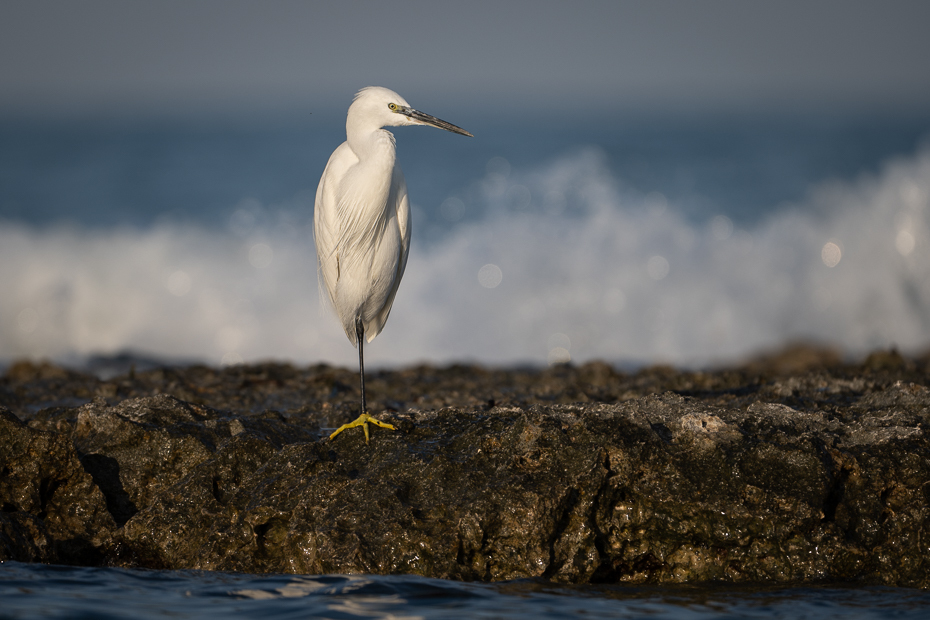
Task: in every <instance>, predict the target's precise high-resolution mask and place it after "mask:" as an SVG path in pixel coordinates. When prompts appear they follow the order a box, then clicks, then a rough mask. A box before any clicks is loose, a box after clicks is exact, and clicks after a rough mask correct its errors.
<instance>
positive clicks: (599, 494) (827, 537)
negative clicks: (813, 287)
mask: <svg viewBox="0 0 930 620" xmlns="http://www.w3.org/2000/svg"><path fill="white" fill-rule="evenodd" d="M928 370H930V364H928V359H916V360H914V359H904V358H902V357H901V356H900V355H898V354H896V353H894V352H880V353H876V354H873V355H872V356H870V357H869V358H868V359H866V360H865V361H864V362H863V363H860V364H843V363H841V362H840V361H839V359H838V358H837V356H835V355H834V354H832V353H830V352H829V351H823V350H817V349H811V348H803V347H801V348H795V349H789V350H786V351H784V352H782V353H781V354H779V355H775V356H771V357H768V358H764V359H759V360H755V361H753V362H751V363H748V364H746V365H744V366H741V367H739V368H735V369H728V370H719V371H713V372H678V371H675V370H673V369H670V368H665V367H654V368H647V369H644V370H642V371H639V372H636V373H631V374H626V373H622V372H619V371H618V370H616V369H615V368H613V367H611V366H608V365H606V364H600V363H593V364H587V365H584V366H580V367H571V366H561V367H555V368H550V369H547V370H529V369H524V370H489V369H485V368H479V367H471V366H453V367H448V368H434V367H425V366H424V367H417V368H410V369H405V370H400V371H393V372H380V373H374V374H372V375H371V376H370V378H369V381H368V386H369V389H370V400H371V402H370V404H371V409H372V410H373V411H381V414H380V417H381V418H382V419H385V420H387V421H390V422H392V423H393V424H394V425H395V426H396V427H397V431H395V432H390V431H386V430H382V429H377V428H375V429H373V430H372V439H371V443H370V444H368V445H366V444H365V441H364V438H363V436H362V433H361V431H360V430H359V429H355V430H353V431H349V432H346V433H343V434H342V435H340V436H339V437H338V438H337V439H336V440H335V441H329V440H328V439H327V438H326V437H327V434H328V433H329V432H330V431H331V429H332V427H334V426H336V425H337V424H339V423H342V422H344V421H347V420H349V419H351V418H352V417H354V415H355V407H356V402H357V398H358V393H357V389H356V387H355V375H354V373H353V372H352V371H351V370H342V369H335V368H330V367H327V366H315V367H310V368H295V367H292V366H288V365H281V364H264V365H253V366H237V367H232V368H226V369H222V370H217V369H211V368H206V367H199V366H197V367H189V368H164V369H157V370H152V371H148V372H129V373H128V374H125V375H122V376H119V377H115V378H113V379H110V380H107V381H104V380H101V379H97V378H95V377H93V376H89V375H84V374H80V373H76V372H73V371H68V370H64V369H61V368H58V367H55V366H51V365H47V364H40V365H36V364H33V363H28V362H21V363H18V364H14V365H13V366H11V367H10V368H9V369H7V372H6V375H5V376H4V377H2V378H0V560H4V559H12V560H19V561H27V562H30V561H32V562H60V563H73V564H87V565H116V566H143V567H153V568H175V569H180V568H197V569H216V570H234V571H248V572H263V571H275V572H294V573H357V572H364V573H383V574H386V573H416V574H421V575H427V576H433V577H445V578H453V579H466V580H501V579H513V578H520V577H542V578H547V579H552V580H556V581H562V582H570V583H587V582H600V583H619V582H633V583H644V582H653V583H655V582H659V583H671V582H706V581H729V582H781V583H785V582H794V583H798V582H814V581H822V580H831V581H835V580H844V581H856V582H861V583H885V584H894V585H905V586H917V587H923V588H927V587H930V390H928V387H927V386H928V384H930V372H928Z"/></svg>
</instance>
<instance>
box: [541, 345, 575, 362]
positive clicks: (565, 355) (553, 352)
mask: <svg viewBox="0 0 930 620" xmlns="http://www.w3.org/2000/svg"><path fill="white" fill-rule="evenodd" d="M546 359H547V361H548V362H549V365H550V366H555V365H556V364H567V363H569V362H570V361H572V354H571V353H569V352H568V349H565V348H562V347H555V348H554V349H549V355H548V356H547V357H546Z"/></svg>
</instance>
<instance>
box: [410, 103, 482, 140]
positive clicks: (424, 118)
mask: <svg viewBox="0 0 930 620" xmlns="http://www.w3.org/2000/svg"><path fill="white" fill-rule="evenodd" d="M400 113H401V114H403V115H404V116H407V117H409V118H411V119H413V120H415V121H416V122H418V123H422V124H423V125H431V126H433V127H439V128H440V129H445V130H446V131H451V132H452V133H457V134H461V135H463V136H468V137H469V138H474V137H475V136H473V135H471V134H470V133H468V132H467V131H465V130H464V129H462V128H461V127H458V126H456V125H453V124H452V123H447V122H446V121H444V120H441V119H438V118H436V117H435V116H430V115H429V114H424V113H423V112H420V111H419V110H414V109H413V108H404V109H403V110H400Z"/></svg>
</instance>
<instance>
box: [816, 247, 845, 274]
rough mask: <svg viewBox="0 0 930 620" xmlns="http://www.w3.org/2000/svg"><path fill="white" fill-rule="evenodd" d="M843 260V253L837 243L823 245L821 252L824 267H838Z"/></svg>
mask: <svg viewBox="0 0 930 620" xmlns="http://www.w3.org/2000/svg"><path fill="white" fill-rule="evenodd" d="M842 258H843V251H842V250H841V249H840V246H839V245H838V244H837V243H835V242H833V241H827V242H826V243H824V244H823V248H822V249H821V250H820V260H822V261H823V264H824V265H826V266H827V267H830V268H833V267H836V266H837V265H839V264H840V259H842Z"/></svg>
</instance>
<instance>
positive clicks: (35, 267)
mask: <svg viewBox="0 0 930 620" xmlns="http://www.w3.org/2000/svg"><path fill="white" fill-rule="evenodd" d="M441 210H442V213H443V214H444V215H445V216H446V220H448V221H449V222H450V224H449V228H447V229H446V230H445V231H443V233H442V234H441V235H439V236H435V235H432V234H421V231H420V230H419V229H418V228H417V220H416V219H415V220H414V239H413V247H412V250H411V256H410V259H409V261H408V266H407V273H406V275H405V277H404V281H403V283H402V285H401V289H400V292H399V294H398V296H397V300H396V303H395V306H394V310H393V311H392V313H391V319H390V320H389V322H388V324H387V327H386V328H385V331H384V333H383V334H382V335H381V336H379V337H378V339H377V340H376V341H375V342H373V343H372V344H371V345H369V347H368V348H366V358H367V359H368V360H370V362H371V363H372V364H376V365H382V366H384V365H398V364H408V363H413V362H419V361H430V362H434V363H445V362H451V361H463V360H473V361H478V362H483V363H488V364H506V363H514V362H529V363H537V364H544V363H547V362H549V363H553V362H561V361H568V360H574V361H582V362H583V361H586V360H591V359H605V360H608V361H612V362H621V361H626V362H637V363H653V362H667V363H673V364H679V365H703V364H710V363H716V362H725V361H731V360H735V359H738V358H740V357H743V356H746V355H749V354H752V353H755V352H758V351H759V350H764V349H769V348H773V347H778V346H781V345H784V344H785V343H786V342H790V341H797V340H806V341H816V342H820V343H827V344H831V345H834V346H837V347H839V348H841V349H842V350H843V351H845V352H846V353H848V354H850V355H857V354H862V353H864V352H866V351H868V350H871V349H875V348H880V347H890V346H897V347H898V348H899V349H901V350H903V351H916V350H920V349H922V348H924V347H926V346H927V345H928V344H930V219H928V211H930V150H926V149H925V150H922V151H919V152H918V153H917V154H916V155H914V156H911V157H908V158H900V159H896V160H893V161H890V162H888V163H887V164H886V165H885V166H884V167H883V169H882V171H881V172H880V173H879V174H878V175H874V176H868V177H862V178H859V179H855V180H851V181H825V182H823V183H821V184H820V185H818V186H816V187H814V188H813V189H812V190H811V192H810V193H809V195H808V197H807V198H806V199H804V200H803V201H801V202H799V203H797V204H794V205H789V206H785V207H781V208H779V209H777V210H775V211H773V212H771V213H770V215H769V216H768V217H766V218H765V219H762V220H760V221H758V222H756V223H754V224H752V225H750V226H749V227H748V228H740V227H739V226H737V225H736V224H734V222H733V221H732V220H730V219H729V218H727V217H726V216H725V215H722V214H719V215H714V216H710V217H708V218H707V219H706V220H705V221H695V220H694V218H693V217H686V216H685V215H684V214H683V211H682V210H681V209H677V208H676V205H675V204H670V203H669V202H668V201H667V200H666V199H665V198H664V197H663V196H662V195H660V194H648V195H645V196H644V195H641V194H637V193H636V192H633V191H632V190H629V189H628V188H626V186H625V185H624V183H623V181H622V179H617V178H614V177H613V176H612V174H611V173H610V172H609V170H608V167H607V166H606V163H605V161H604V157H603V155H602V154H601V153H600V152H599V151H597V150H593V149H592V150H585V151H581V152H575V153H572V154H570V155H566V156H565V157H563V158H561V159H558V160H556V161H552V162H550V163H549V164H547V165H545V166H543V167H541V168H538V169H534V170H527V171H512V170H510V167H509V165H508V164H507V162H505V161H503V160H492V161H491V162H490V163H489V165H488V172H487V175H486V176H485V177H484V178H482V179H480V180H477V181H476V182H475V183H474V184H473V185H472V187H471V189H470V190H469V192H466V194H463V195H461V196H457V197H452V198H450V199H449V200H447V201H446V202H445V203H443V206H442V207H441ZM469 211H474V212H476V213H480V214H481V216H480V218H478V219H475V218H468V217H462V216H463V213H467V212H469ZM414 217H416V212H415V214H414ZM311 219H312V203H311V202H310V199H309V198H308V197H306V196H304V197H301V198H299V199H295V203H294V204H291V205H287V206H284V207H279V208H269V207H266V206H263V205H259V204H257V203H254V202H252V203H250V202H244V203H243V204H241V205H240V206H239V208H238V209H237V210H236V211H235V213H233V214H232V216H231V218H230V220H229V226H228V227H227V228H226V229H224V230H213V229H206V228H202V227H199V228H198V227H193V226H181V225H170V224H164V225H158V226H154V227H151V228H147V229H142V230H139V229H129V228H127V229H111V230H88V229H82V228H74V227H72V228H68V227H56V228H35V227H30V226H27V225H20V224H14V223H0V274H2V281H3V282H4V283H5V287H4V289H5V290H4V294H3V295H2V296H0V357H2V358H4V359H6V360H10V359H13V358H19V357H29V358H43V357H44V358H52V359H58V360H67V359H79V358H81V357H82V356H88V355H93V354H115V353H119V352H124V351H134V352H139V353H145V354H148V355H154V356H160V357H164V358H168V359H196V360H203V361H206V362H209V363H227V364H228V363H236V362H240V361H255V360H259V359H277V360H290V361H294V362H299V363H304V362H318V361H324V362H330V363H336V364H346V365H351V364H354V360H355V351H354V349H353V348H352V347H351V345H349V343H348V341H347V340H346V338H345V335H344V334H343V332H342V329H341V327H340V326H339V324H338V322H337V321H336V319H335V318H334V317H333V316H331V314H330V313H329V312H327V311H326V310H325V309H324V307H323V304H322V303H321V300H320V299H319V297H318V288H317V283H316V258H315V252H314V248H313V241H312V235H311V232H310V221H311ZM452 222H455V223H454V224H453V223H452ZM428 232H429V231H428ZM418 237H422V238H418Z"/></svg>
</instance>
